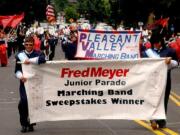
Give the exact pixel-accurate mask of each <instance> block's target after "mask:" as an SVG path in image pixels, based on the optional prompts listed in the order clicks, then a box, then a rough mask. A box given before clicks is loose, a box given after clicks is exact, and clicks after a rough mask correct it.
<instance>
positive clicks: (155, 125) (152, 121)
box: [150, 120, 158, 130]
mask: <svg viewBox="0 0 180 135" xmlns="http://www.w3.org/2000/svg"><path fill="white" fill-rule="evenodd" d="M150 122H151V127H152V129H153V130H156V129H157V128H158V124H157V122H156V121H155V120H150Z"/></svg>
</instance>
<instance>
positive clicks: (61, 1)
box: [53, 0, 69, 12]
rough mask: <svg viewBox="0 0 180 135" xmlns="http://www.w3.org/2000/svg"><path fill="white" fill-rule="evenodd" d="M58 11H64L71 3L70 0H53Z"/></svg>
mask: <svg viewBox="0 0 180 135" xmlns="http://www.w3.org/2000/svg"><path fill="white" fill-rule="evenodd" d="M53 3H54V6H55V9H56V11H57V12H60V11H63V10H64V9H65V8H66V7H67V6H68V4H69V2H68V0H53Z"/></svg>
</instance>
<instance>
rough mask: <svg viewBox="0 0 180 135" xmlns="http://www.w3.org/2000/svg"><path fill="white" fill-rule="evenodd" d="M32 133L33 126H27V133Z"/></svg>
mask: <svg viewBox="0 0 180 135" xmlns="http://www.w3.org/2000/svg"><path fill="white" fill-rule="evenodd" d="M33 131H34V127H33V125H32V124H31V125H29V126H28V132H33Z"/></svg>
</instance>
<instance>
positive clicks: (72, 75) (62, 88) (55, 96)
mask: <svg viewBox="0 0 180 135" xmlns="http://www.w3.org/2000/svg"><path fill="white" fill-rule="evenodd" d="M23 72H24V75H25V77H27V78H28V80H27V82H26V83H25V87H26V92H27V97H28V105H29V116H30V119H31V122H32V123H33V122H40V121H55V120H81V119H130V120H132V119H141V120H149V119H165V112H164V90H165V84H166V75H167V66H166V64H165V62H164V59H160V58H159V59H138V60H126V61H112V60H111V61H110V60H98V61H94V60H92V61H61V62H54V63H46V64H43V65H23Z"/></svg>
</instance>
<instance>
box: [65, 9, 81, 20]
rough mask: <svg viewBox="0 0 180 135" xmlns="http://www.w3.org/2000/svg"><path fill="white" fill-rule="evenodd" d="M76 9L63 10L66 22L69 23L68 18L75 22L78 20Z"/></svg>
mask: <svg viewBox="0 0 180 135" xmlns="http://www.w3.org/2000/svg"><path fill="white" fill-rule="evenodd" d="M76 9H77V8H76V6H68V7H66V8H65V10H64V12H65V17H66V19H67V21H69V19H70V18H72V19H75V20H76V19H77V18H78V13H77V10H76Z"/></svg>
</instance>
